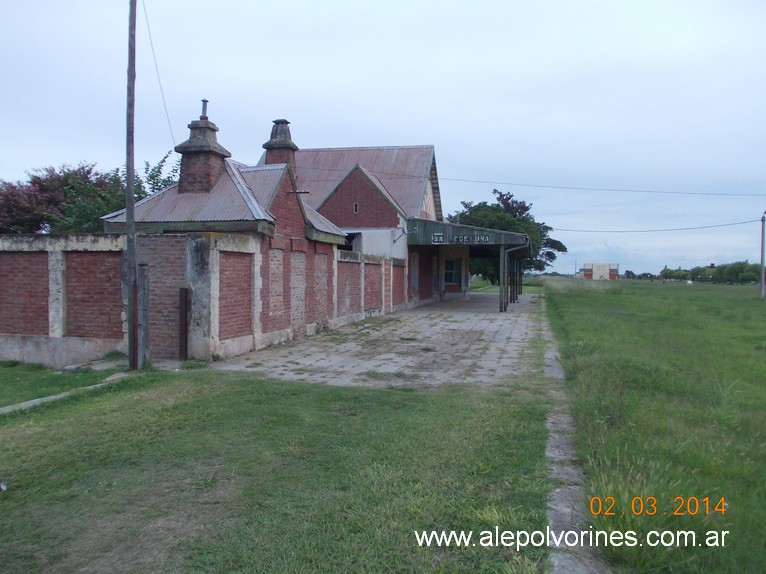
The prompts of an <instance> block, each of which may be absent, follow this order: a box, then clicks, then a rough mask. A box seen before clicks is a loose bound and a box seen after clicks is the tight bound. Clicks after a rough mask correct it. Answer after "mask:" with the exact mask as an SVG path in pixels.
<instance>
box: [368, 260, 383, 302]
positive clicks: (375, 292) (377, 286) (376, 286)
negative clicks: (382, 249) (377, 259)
mask: <svg viewBox="0 0 766 574" xmlns="http://www.w3.org/2000/svg"><path fill="white" fill-rule="evenodd" d="M381 267H382V265H376V264H374V263H366V264H365V265H364V310H365V311H372V310H373V309H380V308H381V307H382V306H383V301H382V293H381V279H382V277H381V273H382V272H383V271H382V269H381Z"/></svg>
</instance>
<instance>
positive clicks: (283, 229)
mask: <svg viewBox="0 0 766 574" xmlns="http://www.w3.org/2000/svg"><path fill="white" fill-rule="evenodd" d="M299 201H300V199H299V196H298V194H297V193H295V190H294V189H293V187H292V181H291V180H290V178H289V177H287V176H286V177H284V178H282V183H281V184H280V186H279V189H278V190H277V192H276V194H275V195H274V199H273V200H272V202H271V205H269V207H268V209H269V212H270V213H271V214H272V215H273V216H274V218H275V219H276V232H277V234H279V235H282V236H284V237H300V238H305V237H306V220H305V219H304V217H303V211H302V210H301V206H300V204H299V203H298V202H299Z"/></svg>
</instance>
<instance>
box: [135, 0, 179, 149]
mask: <svg viewBox="0 0 766 574" xmlns="http://www.w3.org/2000/svg"><path fill="white" fill-rule="evenodd" d="M141 5H142V6H143V7H144V18H145V19H146V31H147V32H148V33H149V46H151V48H152V58H153V59H154V69H155V71H156V72H157V83H158V84H159V85H160V95H161V96H162V106H163V107H164V108H165V117H166V118H167V120H168V129H169V130H170V139H171V140H172V141H173V147H174V148H175V147H176V137H175V135H173V124H172V122H171V121H170V114H169V113H168V104H167V102H166V101H165V90H163V89H162V79H161V78H160V68H159V66H158V65H157V54H156V53H155V51H154V41H153V40H152V29H151V28H150V27H149V14H148V13H147V11H146V2H145V1H144V0H141Z"/></svg>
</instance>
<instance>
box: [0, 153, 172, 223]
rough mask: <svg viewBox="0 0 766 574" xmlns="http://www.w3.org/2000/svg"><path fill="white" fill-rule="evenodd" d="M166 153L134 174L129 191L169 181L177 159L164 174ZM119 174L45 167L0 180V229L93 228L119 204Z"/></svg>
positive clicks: (138, 192) (141, 193)
mask: <svg viewBox="0 0 766 574" xmlns="http://www.w3.org/2000/svg"><path fill="white" fill-rule="evenodd" d="M169 156H170V152H168V153H167V154H165V155H164V156H163V157H162V159H161V160H160V161H159V162H158V163H157V164H155V165H154V166H150V165H149V162H145V163H144V176H143V178H142V177H140V176H139V177H137V178H136V186H135V196H136V199H139V200H140V199H142V198H144V197H146V196H147V195H149V194H152V193H156V192H157V191H160V190H162V189H164V188H166V187H167V186H169V185H171V184H172V183H174V182H175V180H176V178H177V176H178V171H179V169H180V162H178V161H177V162H175V164H174V165H173V166H172V167H171V168H170V169H169V172H168V173H167V175H166V174H165V164H166V163H167V160H168V157H169ZM124 180H125V173H124V170H122V171H121V170H117V169H114V170H112V171H109V172H100V171H97V170H96V169H95V164H87V163H82V164H80V165H78V166H76V167H71V166H68V165H63V166H61V167H59V168H53V167H47V168H43V169H37V170H34V171H32V172H31V173H28V180H27V181H26V182H20V181H19V182H15V183H13V182H7V181H2V180H0V233H97V232H100V231H102V230H103V223H102V221H101V220H100V217H101V216H102V215H106V214H107V213H111V212H113V211H117V210H119V209H122V208H123V207H124V206H125V185H124Z"/></svg>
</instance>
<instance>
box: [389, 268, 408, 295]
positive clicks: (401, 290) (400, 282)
mask: <svg viewBox="0 0 766 574" xmlns="http://www.w3.org/2000/svg"><path fill="white" fill-rule="evenodd" d="M405 269H406V268H405V267H404V266H403V265H394V284H393V285H392V291H393V303H394V305H401V304H402V303H404V297H405V293H406V288H407V286H406V284H405V281H406V280H407V275H406V273H405V272H404V271H405Z"/></svg>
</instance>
